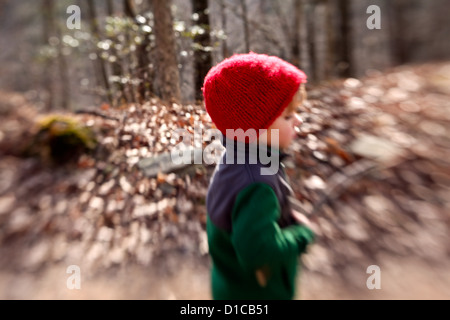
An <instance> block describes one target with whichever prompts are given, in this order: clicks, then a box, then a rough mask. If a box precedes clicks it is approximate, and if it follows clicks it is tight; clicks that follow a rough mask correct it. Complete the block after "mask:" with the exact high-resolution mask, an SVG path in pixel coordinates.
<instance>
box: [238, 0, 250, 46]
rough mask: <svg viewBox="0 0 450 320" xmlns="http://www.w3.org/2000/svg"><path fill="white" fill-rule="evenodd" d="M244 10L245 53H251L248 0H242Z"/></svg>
mask: <svg viewBox="0 0 450 320" xmlns="http://www.w3.org/2000/svg"><path fill="white" fill-rule="evenodd" d="M240 1H241V2H240V3H241V10H242V23H243V24H244V43H245V53H248V52H250V29H249V23H248V10H247V3H246V2H245V1H246V0H240Z"/></svg>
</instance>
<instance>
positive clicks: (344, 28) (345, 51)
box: [336, 0, 352, 78]
mask: <svg viewBox="0 0 450 320" xmlns="http://www.w3.org/2000/svg"><path fill="white" fill-rule="evenodd" d="M349 2H350V0H338V6H339V17H340V19H339V20H340V21H339V24H340V28H339V29H340V31H341V32H340V34H341V37H340V39H337V41H336V46H337V48H336V51H337V53H338V55H339V76H341V77H345V78H347V77H350V76H351V74H352V69H351V62H352V58H351V54H352V40H351V39H352V28H351V18H352V17H351V14H350V3H349Z"/></svg>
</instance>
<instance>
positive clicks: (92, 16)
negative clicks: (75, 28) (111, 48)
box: [86, 0, 113, 104]
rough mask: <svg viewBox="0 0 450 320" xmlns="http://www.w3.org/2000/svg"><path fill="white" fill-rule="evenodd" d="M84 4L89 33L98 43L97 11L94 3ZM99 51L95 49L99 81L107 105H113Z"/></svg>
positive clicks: (103, 63) (87, 0)
mask: <svg viewBox="0 0 450 320" xmlns="http://www.w3.org/2000/svg"><path fill="white" fill-rule="evenodd" d="M86 3H87V5H88V15H89V21H90V25H91V32H92V34H93V36H94V39H95V41H98V40H99V39H100V29H99V27H98V18H97V10H96V8H95V4H94V1H91V0H86ZM100 53H101V52H100V49H98V48H97V60H96V61H97V66H98V68H99V71H100V75H101V79H102V82H103V86H104V89H105V91H106V94H105V95H106V98H107V100H108V103H110V104H112V103H113V98H112V95H111V88H110V85H109V79H108V73H107V70H106V65H105V61H103V59H102V58H101V57H100Z"/></svg>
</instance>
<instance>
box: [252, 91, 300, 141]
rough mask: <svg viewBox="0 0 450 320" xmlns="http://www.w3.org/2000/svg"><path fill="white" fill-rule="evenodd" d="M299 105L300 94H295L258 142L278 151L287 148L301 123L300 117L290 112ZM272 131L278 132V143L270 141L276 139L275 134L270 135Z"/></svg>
mask: <svg viewBox="0 0 450 320" xmlns="http://www.w3.org/2000/svg"><path fill="white" fill-rule="evenodd" d="M300 103H301V100H300V93H297V94H296V95H295V96H294V98H293V99H292V101H291V103H290V105H289V106H288V107H287V108H286V110H285V111H284V112H283V113H282V114H281V116H279V117H278V118H277V119H276V120H275V122H274V123H273V124H272V125H271V126H270V127H269V128H268V129H267V132H266V133H264V134H263V135H261V136H260V141H261V139H262V140H263V141H264V142H266V143H267V145H269V146H273V147H276V148H278V149H286V148H288V147H289V145H290V144H291V142H292V140H294V138H295V137H296V135H297V131H296V128H297V127H298V126H299V125H301V124H302V123H303V122H302V120H301V118H300V116H299V115H298V114H297V113H296V112H295V111H292V110H296V109H297V107H298V106H299V104H300ZM272 130H279V131H278V132H279V139H278V140H279V141H272V137H276V135H275V134H274V135H272ZM275 140H276V139H275Z"/></svg>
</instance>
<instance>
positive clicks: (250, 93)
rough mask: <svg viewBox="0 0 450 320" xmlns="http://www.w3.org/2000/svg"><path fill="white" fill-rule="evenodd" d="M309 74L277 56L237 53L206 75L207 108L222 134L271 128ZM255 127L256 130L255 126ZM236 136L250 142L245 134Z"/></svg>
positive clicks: (234, 137)
mask: <svg viewBox="0 0 450 320" xmlns="http://www.w3.org/2000/svg"><path fill="white" fill-rule="evenodd" d="M302 83H306V75H305V73H304V72H303V71H301V70H299V69H298V68H297V67H295V66H293V65H292V64H290V63H288V62H286V61H284V60H282V59H280V58H278V57H274V56H268V55H263V54H256V53H249V54H238V55H234V56H232V57H231V58H229V59H226V60H224V61H223V62H221V63H220V64H218V65H217V66H215V67H213V68H212V69H211V70H210V71H209V73H208V74H207V76H206V78H205V83H204V86H203V95H204V98H205V107H206V111H207V112H208V114H209V115H210V117H211V119H212V121H213V122H214V124H215V125H216V127H217V129H219V130H220V131H221V132H222V134H224V135H225V136H227V137H229V138H230V136H229V135H228V134H227V129H232V130H234V132H236V130H239V129H242V130H243V131H244V132H247V131H248V130H249V129H254V130H256V136H251V137H247V138H249V142H252V141H253V140H255V139H256V138H257V137H258V136H259V133H260V132H259V130H260V129H267V128H269V127H270V126H271V125H272V124H273V122H274V121H275V120H276V119H277V118H278V117H279V116H280V115H281V114H282V113H283V111H284V110H285V109H286V107H287V106H288V105H289V103H290V102H291V101H292V99H293V97H294V95H295V93H296V92H297V91H298V89H299V87H300V84H302ZM252 131H253V130H252ZM231 138H232V139H235V140H238V141H241V142H247V141H244V140H245V136H244V135H240V136H235V135H234V136H232V137H231Z"/></svg>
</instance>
